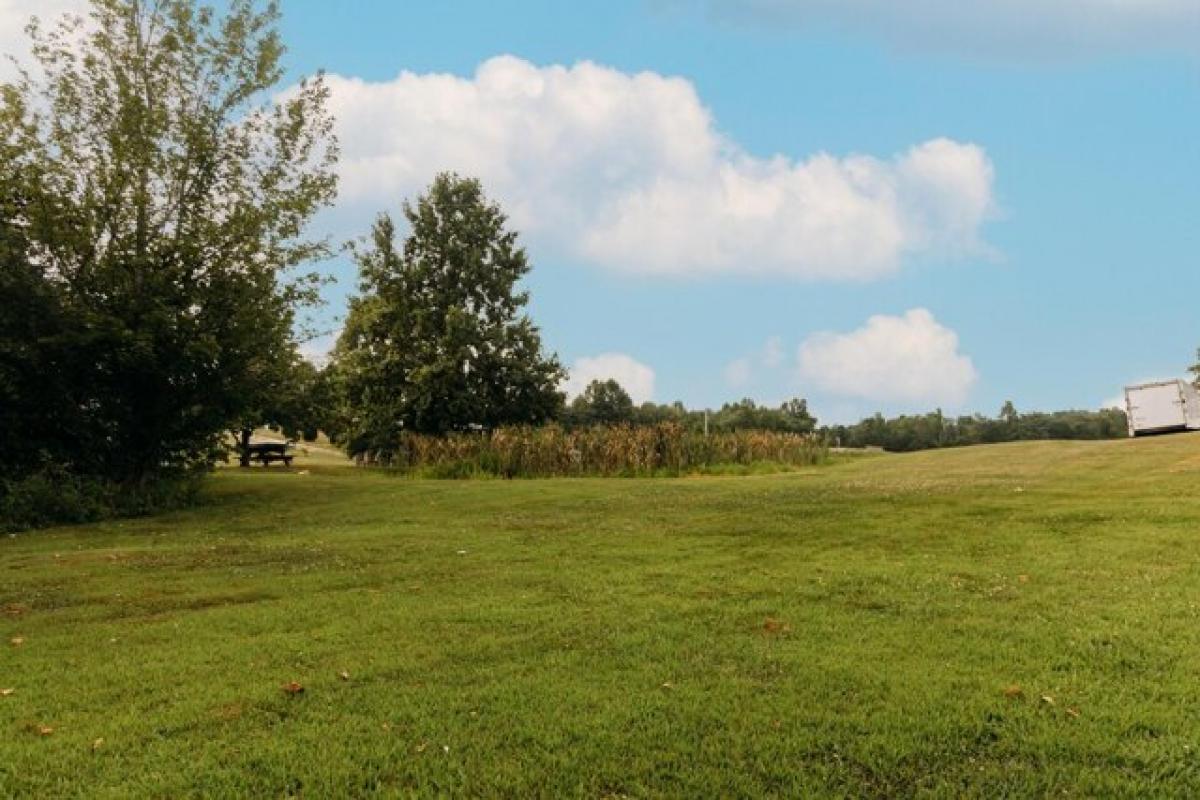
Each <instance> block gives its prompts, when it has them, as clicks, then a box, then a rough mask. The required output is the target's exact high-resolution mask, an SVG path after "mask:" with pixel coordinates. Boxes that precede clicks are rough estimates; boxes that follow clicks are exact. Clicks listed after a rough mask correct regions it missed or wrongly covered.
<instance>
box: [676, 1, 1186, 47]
mask: <svg viewBox="0 0 1200 800" xmlns="http://www.w3.org/2000/svg"><path fill="white" fill-rule="evenodd" d="M680 1H682V2H685V3H687V2H699V3H700V4H701V5H702V6H703V7H705V8H707V9H709V10H710V11H711V13H712V14H713V15H714V16H715V17H717V18H718V19H722V20H732V21H743V22H750V23H753V24H760V25H769V26H771V27H772V28H774V29H778V28H779V27H780V26H794V27H798V28H820V27H832V28H834V29H840V30H848V31H851V32H855V33H867V34H869V35H872V36H876V37H878V38H880V39H882V40H884V41H886V42H888V43H890V44H892V45H895V46H898V47H901V48H904V49H910V50H921V51H932V52H946V53H958V54H964V55H967V56H970V57H978V56H986V57H992V58H1001V59H1011V58H1028V57H1033V58H1037V59H1041V60H1058V59H1062V58H1064V57H1069V56H1074V55H1078V54H1092V53H1099V52H1111V51H1116V52H1133V51H1147V50H1177V51H1184V52H1191V53H1200V3H1197V2H1195V0H969V2H966V1H965V0H904V2H898V1H897V0H676V2H680Z"/></svg>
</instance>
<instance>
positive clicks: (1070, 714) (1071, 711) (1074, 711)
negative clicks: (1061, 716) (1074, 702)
mask: <svg viewBox="0 0 1200 800" xmlns="http://www.w3.org/2000/svg"><path fill="white" fill-rule="evenodd" d="M1067 716H1068V717H1070V718H1071V719H1075V718H1076V717H1078V716H1079V709H1078V708H1068V709H1067Z"/></svg>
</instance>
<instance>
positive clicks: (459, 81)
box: [329, 56, 995, 280]
mask: <svg viewBox="0 0 1200 800" xmlns="http://www.w3.org/2000/svg"><path fill="white" fill-rule="evenodd" d="M329 85H330V88H331V90H332V102H331V110H332V111H333V112H334V114H335V116H336V117H337V119H338V126H337V130H338V135H339V139H340V142H341V147H342V163H341V167H340V169H341V174H342V186H341V193H342V200H341V205H342V206H343V209H345V208H346V207H349V208H353V209H356V210H357V211H356V212H355V216H357V217H359V218H363V217H365V218H370V216H371V215H372V214H373V213H374V212H376V211H378V210H380V209H392V208H395V207H396V206H397V205H398V203H399V201H400V200H401V199H402V198H405V197H412V196H414V195H415V194H416V193H418V192H420V191H421V190H423V189H424V188H425V186H426V185H427V184H428V182H429V181H430V180H431V179H432V178H433V176H434V174H435V173H436V172H438V171H442V170H454V171H458V172H461V173H463V174H467V175H472V176H476V177H478V178H480V179H481V180H482V181H483V184H484V187H485V189H486V190H487V191H488V192H489V194H491V195H492V196H494V197H495V198H497V199H498V200H499V201H500V202H501V204H502V206H503V207H504V209H505V210H506V211H507V212H508V213H509V215H510V217H511V219H512V224H513V225H514V227H515V228H517V229H518V230H520V231H521V232H522V234H523V235H524V236H525V237H526V239H527V241H529V242H531V243H533V244H535V245H536V246H537V247H538V248H539V250H543V252H544V253H547V254H550V255H552V256H558V257H561V256H568V257H574V258H578V259H580V260H582V261H586V262H589V263H592V264H595V265H599V266H602V267H606V268H610V269H615V270H623V271H627V272H638V273H642V274H653V275H667V276H705V275H717V274H738V275H760V276H761V275H769V276H783V277H788V278H795V279H804V280H871V279H875V278H879V277H882V276H885V275H889V274H891V273H894V272H895V271H897V270H898V269H899V268H900V266H901V263H902V262H903V261H904V260H905V259H906V258H910V257H920V256H933V257H938V258H958V257H963V256H972V255H981V254H987V253H988V252H989V251H988V248H987V246H986V245H985V244H984V243H983V241H982V238H981V228H982V226H983V224H984V222H985V221H986V220H987V219H988V218H989V217H990V216H991V215H992V214H993V212H994V208H995V201H994V198H993V168H992V164H991V161H990V160H989V158H988V156H987V154H986V153H985V152H984V150H983V149H982V148H981V147H979V146H977V145H975V144H971V143H964V142H957V141H953V140H951V139H947V138H938V139H932V140H929V141H927V142H924V143H921V144H917V145H915V146H913V147H912V148H910V149H909V150H907V151H905V152H902V153H899V154H897V155H895V156H892V157H888V158H879V157H875V156H870V155H848V156H841V157H839V156H834V155H831V154H828V153H817V154H815V155H811V156H808V157H806V158H803V159H793V158H790V157H786V156H782V155H776V156H773V157H770V158H759V157H756V156H753V155H750V154H749V153H747V152H745V151H744V150H742V149H741V148H740V147H739V146H738V145H737V144H736V143H734V142H732V141H730V140H729V139H728V138H726V137H725V136H723V135H722V134H721V133H720V132H719V131H718V129H717V127H716V125H715V123H714V120H713V118H712V114H711V112H710V110H709V109H708V108H707V107H706V106H704V105H703V104H702V102H701V101H700V98H699V97H698V95H697V93H696V90H695V87H694V86H693V85H692V84H691V83H690V82H689V81H687V80H685V79H682V78H678V77H667V76H663V75H660V74H658V73H654V72H639V73H636V74H632V73H625V72H621V71H619V70H616V69H611V68H608V67H604V66H600V65H598V64H594V63H591V62H587V61H584V62H580V63H578V64H575V65H574V66H570V67H565V66H557V65H554V66H545V67H539V66H536V65H534V64H531V63H530V62H528V61H525V60H523V59H520V58H516V57H513V56H499V57H496V58H492V59H489V60H487V61H485V62H484V63H482V64H481V65H480V66H479V67H478V69H477V70H476V72H475V74H474V75H473V76H471V77H459V76H456V75H448V74H418V73H413V72H402V73H401V74H400V75H398V76H397V77H396V78H394V79H392V80H390V81H382V82H369V81H364V80H361V79H358V78H351V77H343V76H339V75H331V76H329Z"/></svg>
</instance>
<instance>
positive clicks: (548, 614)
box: [0, 435, 1200, 798]
mask: <svg viewBox="0 0 1200 800" xmlns="http://www.w3.org/2000/svg"><path fill="white" fill-rule="evenodd" d="M304 473H307V474H304ZM1198 486H1200V436H1194V435H1180V436H1174V437H1162V438H1157V439H1150V440H1138V441H1122V442H1101V443H1025V444H1014V445H1000V446H991V447H977V448H970V449H963V450H955V451H946V452H930V453H921V454H916V455H909V456H877V457H866V458H857V459H850V460H847V461H843V462H840V463H837V464H834V465H832V466H828V467H822V468H817V469H812V470H808V471H803V472H796V473H790V474H784V475H776V476H754V477H704V478H691V479H679V480H674V479H672V480H668V479H657V480H620V479H617V480H555V481H512V482H506V481H479V482H434V481H416V480H409V479H405V478H398V477H393V476H388V475H382V474H378V473H370V472H363V471H358V470H354V469H352V468H348V467H338V466H311V467H309V468H308V469H307V470H306V469H305V468H304V467H303V465H301V466H300V467H299V468H298V469H297V470H295V471H286V470H283V469H280V468H275V469H273V470H267V471H264V470H260V469H255V470H249V471H239V470H223V471H221V472H220V473H219V474H218V475H217V476H216V477H214V478H213V480H212V491H211V495H212V497H211V501H210V502H209V503H208V504H207V505H206V506H204V507H202V508H199V509H196V510H193V511H189V512H186V513H178V514H172V515H169V516H162V517H157V518H153V519H146V520H136V521H128V522H121V523H112V524H104V525H94V526H87V527H79V528H68V529H58V530H53V531H42V532H37V533H31V534H25V535H20V536H17V537H14V538H7V537H6V538H4V539H3V540H0V634H2V636H3V638H2V639H0V692H4V693H6V694H5V695H4V696H0V797H9V796H17V797H39V798H42V797H55V796H71V797H88V798H94V797H189V796H195V797H201V796H203V797H244V796H258V797H286V796H295V797H311V798H323V797H341V796H364V795H370V794H373V793H378V794H382V795H400V796H407V795H421V796H427V795H445V796H503V797H537V796H540V797H568V796H570V797H573V796H583V797H595V798H599V797H621V796H629V797H647V796H677V797H700V796H787V797H795V796H804V795H814V794H816V795H834V796H878V797H897V796H910V795H934V796H947V797H957V796H963V795H977V796H984V797H997V796H1004V795H1044V794H1054V795H1056V796H1058V795H1065V796H1075V797H1085V796H1097V795H1105V796H1114V795H1115V796H1128V797H1138V796H1188V795H1191V796H1196V795H1197V794H1200V492H1198V491H1197V487H1198ZM293 681H294V682H296V683H297V684H299V686H301V687H302V688H303V691H302V692H296V693H290V692H288V691H285V690H284V688H283V687H284V686H285V684H288V683H290V682H293ZM293 688H295V687H293ZM10 689H11V692H8V690H10Z"/></svg>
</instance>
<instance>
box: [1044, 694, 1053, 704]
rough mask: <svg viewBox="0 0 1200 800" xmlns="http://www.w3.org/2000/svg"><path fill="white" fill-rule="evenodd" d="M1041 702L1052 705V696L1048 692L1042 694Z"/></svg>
mask: <svg viewBox="0 0 1200 800" xmlns="http://www.w3.org/2000/svg"><path fill="white" fill-rule="evenodd" d="M1042 702H1043V703H1045V704H1046V705H1048V706H1052V705H1054V698H1053V697H1051V696H1050V695H1048V694H1044V695H1042Z"/></svg>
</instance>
